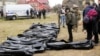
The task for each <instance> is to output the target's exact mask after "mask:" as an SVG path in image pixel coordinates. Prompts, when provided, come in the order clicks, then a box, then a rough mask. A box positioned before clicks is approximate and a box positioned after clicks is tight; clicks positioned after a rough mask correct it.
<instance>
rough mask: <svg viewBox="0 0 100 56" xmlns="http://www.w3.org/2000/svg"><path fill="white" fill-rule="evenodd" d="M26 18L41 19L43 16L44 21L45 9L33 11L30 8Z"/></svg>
mask: <svg viewBox="0 0 100 56" xmlns="http://www.w3.org/2000/svg"><path fill="white" fill-rule="evenodd" d="M26 14H27V16H30V17H31V18H32V17H37V18H39V19H41V17H42V16H43V18H44V19H46V9H42V10H36V9H35V10H33V9H32V8H31V9H30V10H27V11H26Z"/></svg>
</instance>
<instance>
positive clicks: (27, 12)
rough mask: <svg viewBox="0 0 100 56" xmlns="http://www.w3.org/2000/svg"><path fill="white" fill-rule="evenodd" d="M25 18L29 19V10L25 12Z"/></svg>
mask: <svg viewBox="0 0 100 56" xmlns="http://www.w3.org/2000/svg"><path fill="white" fill-rule="evenodd" d="M26 14H27V17H28V18H29V10H27V11H26Z"/></svg>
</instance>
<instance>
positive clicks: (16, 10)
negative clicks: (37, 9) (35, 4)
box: [3, 4, 33, 20]
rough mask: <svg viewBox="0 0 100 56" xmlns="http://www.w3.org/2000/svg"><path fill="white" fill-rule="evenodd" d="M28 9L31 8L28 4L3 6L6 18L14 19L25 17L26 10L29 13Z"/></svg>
mask: <svg viewBox="0 0 100 56" xmlns="http://www.w3.org/2000/svg"><path fill="white" fill-rule="evenodd" d="M30 9H33V8H32V7H31V5H29V4H16V5H5V6H4V7H3V13H4V17H5V18H6V19H9V18H10V19H13V20H15V19H16V18H18V17H26V16H27V13H26V11H29V15H30Z"/></svg>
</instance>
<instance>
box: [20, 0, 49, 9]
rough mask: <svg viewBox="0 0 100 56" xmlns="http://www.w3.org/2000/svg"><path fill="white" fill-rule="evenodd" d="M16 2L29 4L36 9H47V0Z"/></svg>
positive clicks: (21, 0)
mask: <svg viewBox="0 0 100 56" xmlns="http://www.w3.org/2000/svg"><path fill="white" fill-rule="evenodd" d="M18 4H30V5H31V6H32V7H34V8H35V9H37V10H42V9H49V2H48V0H18Z"/></svg>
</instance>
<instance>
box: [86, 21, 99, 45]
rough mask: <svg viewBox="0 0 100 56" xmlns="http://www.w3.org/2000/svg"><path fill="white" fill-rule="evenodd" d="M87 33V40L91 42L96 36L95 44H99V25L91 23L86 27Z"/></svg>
mask: <svg viewBox="0 0 100 56" xmlns="http://www.w3.org/2000/svg"><path fill="white" fill-rule="evenodd" d="M86 31H87V40H91V39H92V37H93V36H94V42H95V43H98V42H99V37H98V23H96V22H95V23H93V22H92V23H89V24H87V25H86Z"/></svg>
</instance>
